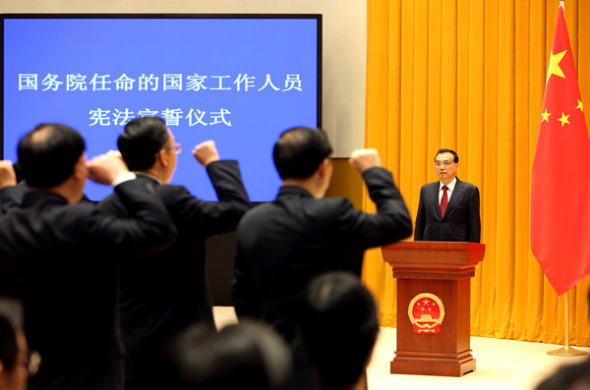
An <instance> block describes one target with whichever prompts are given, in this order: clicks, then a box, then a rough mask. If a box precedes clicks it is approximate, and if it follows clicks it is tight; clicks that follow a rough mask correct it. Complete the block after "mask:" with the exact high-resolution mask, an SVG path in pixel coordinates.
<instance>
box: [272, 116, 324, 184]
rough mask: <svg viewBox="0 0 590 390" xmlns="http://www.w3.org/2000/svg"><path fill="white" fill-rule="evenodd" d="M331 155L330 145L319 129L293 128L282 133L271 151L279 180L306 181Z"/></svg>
mask: <svg viewBox="0 0 590 390" xmlns="http://www.w3.org/2000/svg"><path fill="white" fill-rule="evenodd" d="M331 154H332V145H330V141H329V140H328V136H327V135H326V133H325V132H324V131H323V130H321V129H317V130H315V129H311V128H309V127H294V128H292V129H289V130H286V131H284V132H283V133H282V134H281V135H280V136H279V140H278V141H277V142H276V144H275V146H274V149H273V159H274V163H275V167H276V169H277V172H278V173H279V176H280V177H281V179H283V180H284V179H306V178H308V177H310V176H311V175H313V174H314V173H315V171H317V169H318V167H319V166H320V164H321V162H322V161H324V160H325V159H326V158H327V157H329V156H330V155H331Z"/></svg>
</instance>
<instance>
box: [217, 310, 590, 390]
mask: <svg viewBox="0 0 590 390" xmlns="http://www.w3.org/2000/svg"><path fill="white" fill-rule="evenodd" d="M215 321H216V323H217V325H218V327H222V326H224V325H225V324H228V323H233V322H236V316H235V312H234V310H233V307H220V306H218V307H215ZM395 343H396V330H395V328H384V327H382V328H381V330H380V334H379V339H378V340H377V345H376V348H375V353H374V355H373V359H372V361H371V364H370V366H369V370H368V374H369V388H370V389H371V390H392V389H427V388H436V389H437V390H443V389H457V390H460V389H477V390H487V389H502V390H531V389H534V388H535V386H536V385H537V383H538V382H539V381H540V380H542V379H543V378H544V377H545V376H547V375H549V374H550V373H551V372H552V371H553V370H555V368H557V367H558V366H560V365H562V364H570V363H575V362H578V361H580V360H583V359H585V358H586V357H583V356H582V357H563V356H551V355H548V354H547V351H551V350H555V349H557V348H560V347H561V346H560V345H552V344H542V343H529V342H524V341H514V340H500V339H492V338H485V337H472V338H471V349H472V350H473V352H472V355H473V357H474V358H475V359H476V364H477V370H476V371H475V372H471V373H468V374H466V375H464V376H462V377H441V376H427V375H401V374H390V373H389V363H390V361H391V360H392V359H393V357H394V351H395ZM576 349H578V350H580V351H585V352H590V349H588V348H578V347H576Z"/></svg>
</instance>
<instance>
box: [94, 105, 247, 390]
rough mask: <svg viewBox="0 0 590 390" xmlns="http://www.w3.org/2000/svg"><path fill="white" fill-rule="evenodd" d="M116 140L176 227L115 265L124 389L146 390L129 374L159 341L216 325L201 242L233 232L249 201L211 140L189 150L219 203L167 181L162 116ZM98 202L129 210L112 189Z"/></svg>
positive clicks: (168, 141) (172, 153)
mask: <svg viewBox="0 0 590 390" xmlns="http://www.w3.org/2000/svg"><path fill="white" fill-rule="evenodd" d="M117 144H118V146H119V151H120V152H121V155H122V157H123V160H125V163H126V164H127V166H128V168H129V169H130V170H131V171H132V172H134V173H135V174H136V175H137V180H138V181H141V182H142V183H146V185H150V186H153V188H154V190H155V193H156V194H157V195H158V197H159V198H160V199H161V200H162V202H163V203H164V205H165V206H166V208H167V209H168V212H169V213H170V215H171V217H172V220H173V221H174V224H175V226H176V228H177V229H178V239H177V240H176V241H175V242H174V244H173V245H172V246H170V247H169V248H167V249H166V250H165V251H164V252H162V253H159V254H157V255H155V256H154V257H152V258H150V259H149V260H148V261H145V262H140V263H134V264H130V265H126V266H124V267H121V268H120V270H119V272H120V278H119V288H120V293H119V310H120V315H121V324H122V336H123V342H124V345H125V349H126V351H127V355H126V364H125V366H126V379H127V383H126V388H127V390H130V389H145V388H146V387H147V386H149V384H146V383H141V378H139V377H137V375H136V373H135V372H136V370H138V367H139V366H140V365H148V364H152V360H153V357H154V356H156V355H157V353H158V350H159V348H160V347H161V346H162V345H164V344H165V343H166V342H167V341H168V340H169V339H170V338H172V337H174V336H175V335H177V334H178V333H180V332H181V331H182V330H183V329H184V328H185V327H187V326H188V325H190V324H192V323H194V322H203V323H206V324H208V325H210V326H211V327H215V323H214V321H213V305H212V302H211V294H210V293H209V288H208V284H207V279H206V273H205V239H206V238H207V237H209V236H212V235H215V234H220V233H225V232H228V231H231V230H235V229H236V227H237V224H238V222H239V220H240V218H241V217H242V215H243V214H244V213H245V212H246V211H247V210H249V209H250V207H251V206H252V205H251V204H250V201H249V199H248V195H247V194H246V190H245V188H244V185H243V184H242V179H241V175H240V169H239V166H238V162H237V161H234V160H220V158H219V154H218V152H217V149H216V147H215V144H214V142H213V141H206V142H203V143H201V144H199V145H197V146H196V147H195V148H194V150H193V155H194V157H195V159H196V160H197V161H198V162H199V164H201V165H202V167H203V168H204V169H205V170H206V171H207V174H208V175H209V178H210V180H211V184H213V187H214V189H215V191H216V194H217V198H218V201H204V200H200V199H197V198H195V197H194V196H193V195H191V194H190V193H189V191H188V190H187V189H186V188H185V187H183V186H179V185H170V184H168V183H169V181H170V180H171V178H172V176H173V174H174V170H175V169H176V161H177V160H176V159H177V157H176V154H177V153H179V152H180V145H179V144H177V143H176V142H175V140H174V135H173V134H172V132H171V131H170V130H169V129H168V128H166V122H165V121H164V120H163V119H161V118H157V117H142V118H136V119H133V120H132V121H130V122H129V123H127V125H126V126H125V130H124V131H123V133H122V134H121V135H120V136H119V139H118V142H117ZM203 184H206V183H203ZM99 207H100V209H101V210H102V211H103V212H105V213H107V214H110V215H115V216H118V217H126V216H128V214H129V212H128V210H127V209H126V208H125V207H124V203H123V200H122V199H121V198H120V197H119V196H118V195H117V194H112V195H110V196H108V197H107V198H105V199H104V200H103V201H102V202H101V203H100V206H99Z"/></svg>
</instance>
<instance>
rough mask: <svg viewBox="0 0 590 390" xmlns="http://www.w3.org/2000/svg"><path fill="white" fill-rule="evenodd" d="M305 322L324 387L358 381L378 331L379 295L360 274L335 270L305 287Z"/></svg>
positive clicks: (302, 321)
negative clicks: (364, 284) (376, 296)
mask: <svg viewBox="0 0 590 390" xmlns="http://www.w3.org/2000/svg"><path fill="white" fill-rule="evenodd" d="M300 327H301V333H302V336H303V339H304V341H305V345H306V346H307V350H308V353H309V357H310V359H311V361H312V363H313V365H314V366H315V368H316V371H317V373H318V376H319V380H320V383H321V385H322V388H323V389H337V388H341V387H343V386H347V385H352V384H355V383H357V381H358V380H359V379H360V378H361V377H362V375H363V373H364V372H365V368H366V365H367V364H368V363H369V360H370V357H371V353H372V351H373V346H374V345H375V341H376V337H377V333H378V332H379V323H378V319H377V307H376V305H375V301H374V299H373V296H372V295H371V293H370V292H369V290H367V288H366V287H365V286H363V285H362V283H361V281H360V280H359V278H358V277H356V276H355V275H353V274H351V273H348V272H343V271H336V272H330V273H326V274H323V275H320V276H317V277H316V278H314V279H313V280H312V281H311V282H310V283H309V285H308V286H307V289H306V291H305V295H304V301H303V303H302V310H301V317H300Z"/></svg>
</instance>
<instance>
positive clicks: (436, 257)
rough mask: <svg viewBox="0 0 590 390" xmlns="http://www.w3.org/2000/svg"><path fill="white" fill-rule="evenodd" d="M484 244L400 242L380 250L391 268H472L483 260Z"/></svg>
mask: <svg viewBox="0 0 590 390" xmlns="http://www.w3.org/2000/svg"><path fill="white" fill-rule="evenodd" d="M485 248H486V246H485V244H478V243H474V242H446V241H444V242H443V241H400V242H398V243H395V244H391V245H386V246H383V247H382V248H381V251H382V253H383V259H384V260H385V261H387V262H388V263H389V264H390V265H391V266H392V267H394V268H395V267H407V266H414V267H420V266H437V267H449V268H463V267H472V266H475V265H476V264H477V263H479V262H480V261H482V260H483V258H484V255H485Z"/></svg>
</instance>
